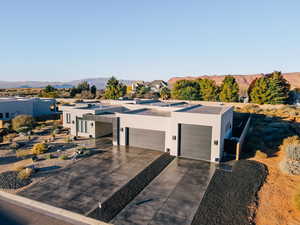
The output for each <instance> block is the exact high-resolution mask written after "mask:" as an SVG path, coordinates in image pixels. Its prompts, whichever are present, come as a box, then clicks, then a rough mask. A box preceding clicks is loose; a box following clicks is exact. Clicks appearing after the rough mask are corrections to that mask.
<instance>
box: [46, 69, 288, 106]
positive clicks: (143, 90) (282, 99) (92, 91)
mask: <svg viewBox="0 0 300 225" xmlns="http://www.w3.org/2000/svg"><path fill="white" fill-rule="evenodd" d="M56 92H57V89H55V88H53V87H51V86H47V87H46V88H45V89H44V90H43V92H42V93H43V94H44V96H45V95H46V96H49V97H51V96H53V95H55V93H56ZM69 92H70V97H77V98H105V99H119V98H120V97H125V96H126V97H129V98H134V97H138V98H161V99H164V100H167V99H170V98H172V99H178V100H201V101H220V102H239V101H241V97H247V98H248V102H251V103H257V104H286V103H289V102H290V101H291V96H292V92H291V90H290V84H289V83H288V82H287V80H286V79H284V77H283V75H282V73H281V72H278V71H274V72H273V73H271V74H266V75H263V76H261V77H259V78H256V79H255V80H253V81H252V83H251V84H250V86H249V88H248V90H247V92H246V94H247V96H240V88H239V85H238V83H237V82H236V79H235V78H234V77H233V76H231V75H227V76H225V78H224V80H223V81H222V83H221V85H219V86H218V85H216V83H215V81H214V80H210V79H208V78H200V79H196V80H179V81H177V82H176V83H175V84H174V85H173V87H172V88H171V89H169V88H168V87H162V88H161V89H160V91H159V92H155V93H153V91H151V89H150V88H149V87H146V86H143V85H138V86H137V87H136V90H135V92H134V93H133V92H132V88H131V86H126V85H125V84H123V83H122V82H120V81H119V80H118V79H116V78H115V77H111V78H110V79H109V80H108V81H107V83H106V87H105V89H104V90H101V91H100V90H99V91H98V90H97V88H96V86H94V85H93V86H90V85H89V83H88V82H86V81H84V82H82V83H80V84H78V85H77V87H73V88H71V89H70V91H69Z"/></svg>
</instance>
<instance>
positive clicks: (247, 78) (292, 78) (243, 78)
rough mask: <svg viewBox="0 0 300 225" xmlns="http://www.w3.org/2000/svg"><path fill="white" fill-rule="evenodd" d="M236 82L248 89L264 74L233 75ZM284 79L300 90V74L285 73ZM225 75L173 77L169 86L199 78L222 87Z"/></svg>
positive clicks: (243, 88) (242, 88)
mask: <svg viewBox="0 0 300 225" xmlns="http://www.w3.org/2000/svg"><path fill="white" fill-rule="evenodd" d="M233 76H234V77H235V79H236V81H237V82H238V84H239V87H240V89H241V90H246V89H248V87H249V85H250V84H251V82H252V81H253V80H254V79H255V78H257V77H260V76H262V74H252V75H233ZM283 76H284V78H285V79H286V80H287V81H288V82H289V83H290V84H291V88H292V89H293V88H300V72H296V73H283ZM224 77H225V75H213V76H207V75H204V76H195V77H192V76H187V77H172V78H171V79H169V81H168V84H169V85H170V86H171V87H172V85H173V84H174V83H175V82H176V81H178V80H195V79H198V78H208V79H211V80H214V81H215V82H216V84H217V85H220V84H221V83H222V81H223V79H224Z"/></svg>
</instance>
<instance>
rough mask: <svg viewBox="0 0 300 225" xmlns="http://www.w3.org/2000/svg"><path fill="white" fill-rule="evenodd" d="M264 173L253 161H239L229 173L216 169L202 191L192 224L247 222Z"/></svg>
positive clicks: (245, 223) (252, 214) (227, 224)
mask: <svg viewBox="0 0 300 225" xmlns="http://www.w3.org/2000/svg"><path fill="white" fill-rule="evenodd" d="M267 174H268V172H267V169H266V167H265V166H264V165H263V164H261V163H259V162H256V161H249V160H241V161H238V162H237V163H236V164H235V165H234V166H233V170H232V172H226V171H223V170H217V171H216V172H215V174H214V176H213V178H212V180H211V182H210V184H209V186H208V188H207V190H206V193H205V195H204V197H203V199H202V201H201V204H200V207H199V209H198V210H197V212H196V214H195V216H194V219H193V222H192V225H200V224H203V225H204V224H205V225H229V224H230V225H250V224H254V222H253V218H254V213H255V211H254V210H253V209H254V208H255V206H256V202H257V197H256V196H257V192H258V191H259V189H260V187H261V186H262V185H263V183H264V181H265V179H266V176H267Z"/></svg>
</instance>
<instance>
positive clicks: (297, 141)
mask: <svg viewBox="0 0 300 225" xmlns="http://www.w3.org/2000/svg"><path fill="white" fill-rule="evenodd" d="M282 148H283V150H284V151H285V153H286V158H287V159H288V160H295V161H300V138H299V137H298V136H292V137H288V138H286V139H284V140H283V143H282Z"/></svg>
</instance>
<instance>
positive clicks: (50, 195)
mask: <svg viewBox="0 0 300 225" xmlns="http://www.w3.org/2000/svg"><path fill="white" fill-rule="evenodd" d="M161 154H162V153H161V152H157V151H151V150H144V149H138V148H128V149H125V148H118V147H112V146H110V147H108V148H106V149H105V150H104V151H103V152H102V153H99V154H96V155H94V156H91V157H89V158H87V159H84V160H80V161H78V162H76V163H74V164H72V165H71V166H69V167H67V168H65V169H64V170H62V171H59V172H58V174H57V175H55V176H52V177H50V178H48V179H46V180H44V181H41V182H40V183H37V184H34V185H32V186H31V187H29V188H28V189H25V190H24V191H22V192H20V193H18V194H19V195H21V196H24V197H27V198H30V199H33V200H37V201H41V202H43V203H46V204H50V205H53V206H56V207H60V208H63V209H67V210H70V211H73V212H76V213H80V214H86V213H87V212H88V211H90V210H91V209H93V208H94V207H95V206H96V205H98V204H99V202H104V201H105V200H106V199H107V198H109V197H110V196H111V195H112V194H113V193H114V192H115V191H116V190H118V189H120V188H121V187H122V186H123V185H124V184H126V183H127V182H128V181H129V180H131V179H132V178H133V177H135V176H136V175H137V174H138V173H139V172H140V171H142V170H143V169H144V168H145V167H147V166H148V165H149V164H150V163H152V162H153V161H154V160H155V159H157V158H158V157H159V156H161Z"/></svg>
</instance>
